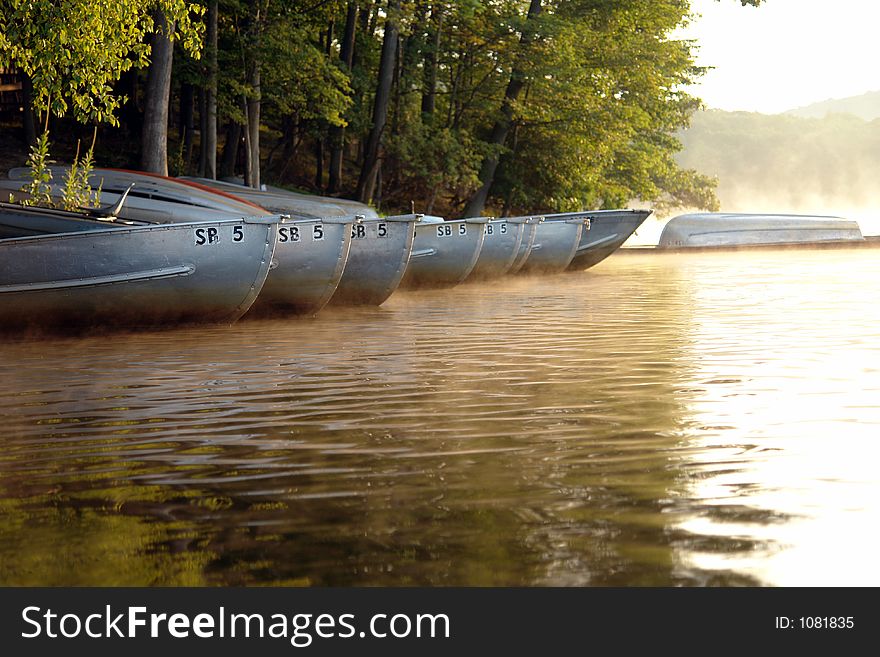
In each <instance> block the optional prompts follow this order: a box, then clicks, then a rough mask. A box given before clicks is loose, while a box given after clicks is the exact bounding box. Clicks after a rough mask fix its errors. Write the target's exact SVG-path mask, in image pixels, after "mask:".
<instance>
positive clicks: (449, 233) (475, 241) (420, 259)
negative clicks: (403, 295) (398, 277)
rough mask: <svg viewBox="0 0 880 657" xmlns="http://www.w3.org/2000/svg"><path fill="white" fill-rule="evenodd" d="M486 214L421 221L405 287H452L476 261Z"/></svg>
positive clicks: (414, 241) (407, 270)
mask: <svg viewBox="0 0 880 657" xmlns="http://www.w3.org/2000/svg"><path fill="white" fill-rule="evenodd" d="M487 223H488V219H487V218H485V217H481V218H476V219H457V220H454V221H438V222H431V223H420V224H419V225H418V226H416V233H415V238H414V240H413V249H412V255H411V256H410V259H409V264H408V265H407V267H406V273H405V274H404V276H403V280H402V281H401V283H400V287H401V288H402V289H409V290H413V289H419V288H439V287H453V286H455V285H458V284H459V283H461V282H462V281H463V280H464V279H465V278H467V276H468V274H470V273H471V270H472V269H473V268H474V265H476V263H477V259H478V258H479V256H480V251H481V249H482V246H483V241H484V239H485V229H484V226H485V225H486V224H487Z"/></svg>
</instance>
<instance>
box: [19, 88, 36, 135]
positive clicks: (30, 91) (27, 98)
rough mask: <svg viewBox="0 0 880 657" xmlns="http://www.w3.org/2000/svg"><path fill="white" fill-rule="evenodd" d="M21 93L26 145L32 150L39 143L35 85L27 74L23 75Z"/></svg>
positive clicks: (22, 121) (22, 126) (22, 122)
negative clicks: (35, 110)
mask: <svg viewBox="0 0 880 657" xmlns="http://www.w3.org/2000/svg"><path fill="white" fill-rule="evenodd" d="M21 92H22V94H21V95H22V100H23V101H24V111H23V112H22V113H21V128H22V131H23V133H24V143H25V144H27V146H28V148H30V147H31V146H32V145H33V144H35V143H36V142H37V122H36V120H35V119H34V85H33V82H31V78H30V76H29V75H27V74H26V73H22V74H21Z"/></svg>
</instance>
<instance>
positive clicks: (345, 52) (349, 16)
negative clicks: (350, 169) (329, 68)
mask: <svg viewBox="0 0 880 657" xmlns="http://www.w3.org/2000/svg"><path fill="white" fill-rule="evenodd" d="M357 16H358V4H357V2H349V3H348V11H347V13H346V15H345V32H344V33H343V37H342V44H341V47H340V49H339V59H341V60H342V63H343V64H345V68H346V70H347V71H349V72H351V67H352V64H353V62H354V36H355V28H356V27H357ZM328 141H329V142H330V171H329V175H328V180H327V193H328V194H335V193H337V192H338V191H339V188H340V187H341V186H342V156H343V153H344V151H345V128H344V127H342V126H339V125H334V126H330V131H329V136H328Z"/></svg>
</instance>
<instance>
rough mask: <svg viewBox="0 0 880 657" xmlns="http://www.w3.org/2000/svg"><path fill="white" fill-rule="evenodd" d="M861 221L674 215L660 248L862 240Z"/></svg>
mask: <svg viewBox="0 0 880 657" xmlns="http://www.w3.org/2000/svg"><path fill="white" fill-rule="evenodd" d="M863 241H864V236H863V235H862V232H861V229H860V228H859V224H858V222H855V221H852V220H848V219H843V218H841V217H828V216H817V215H791V214H784V215H783V214H746V213H733V212H706V213H694V214H685V215H679V216H677V217H673V218H672V219H670V220H669V221H668V222H667V223H666V226H664V227H663V232H662V233H661V234H660V240H659V242H658V244H657V248H659V249H688V248H742V247H751V246H788V245H792V246H796V245H811V244H822V243H835V242H842V243H846V242H863Z"/></svg>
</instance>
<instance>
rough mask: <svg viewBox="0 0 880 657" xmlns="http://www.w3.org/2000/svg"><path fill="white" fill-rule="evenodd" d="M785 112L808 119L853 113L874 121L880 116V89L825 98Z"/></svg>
mask: <svg viewBox="0 0 880 657" xmlns="http://www.w3.org/2000/svg"><path fill="white" fill-rule="evenodd" d="M784 114H788V115H790V116H800V117H803V118H808V119H822V118H825V117H826V116H827V115H829V114H852V115H853V116H857V117H859V118H860V119H864V120H865V121H873V120H874V119H876V118H878V117H880V91H869V92H868V93H866V94H862V95H861V96H850V97H849V98H832V99H829V100H823V101H821V102H819V103H813V104H812V105H805V106H804V107H797V108H795V109H791V110H788V111H787V112H784Z"/></svg>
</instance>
